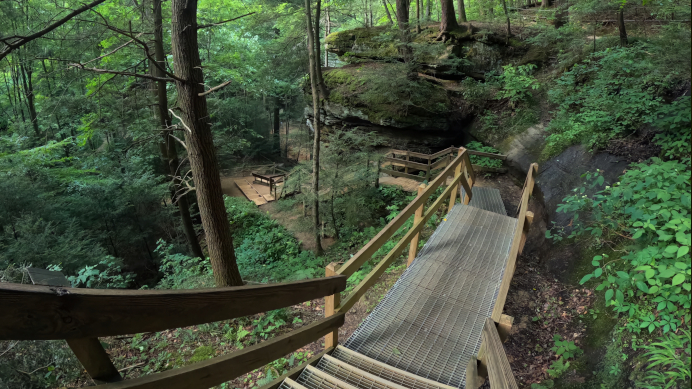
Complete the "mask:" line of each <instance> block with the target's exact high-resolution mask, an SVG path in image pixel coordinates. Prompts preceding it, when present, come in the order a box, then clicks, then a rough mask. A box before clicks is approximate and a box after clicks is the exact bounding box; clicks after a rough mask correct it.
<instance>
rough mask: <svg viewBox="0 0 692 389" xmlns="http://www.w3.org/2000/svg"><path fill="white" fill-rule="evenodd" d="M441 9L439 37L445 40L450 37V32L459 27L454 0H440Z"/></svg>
mask: <svg viewBox="0 0 692 389" xmlns="http://www.w3.org/2000/svg"><path fill="white" fill-rule="evenodd" d="M440 11H441V15H440V34H439V35H438V36H437V39H438V40H442V41H443V42H444V41H446V40H447V39H449V37H450V32H452V31H453V30H455V29H457V28H459V24H458V23H457V19H456V17H455V15H454V0H440Z"/></svg>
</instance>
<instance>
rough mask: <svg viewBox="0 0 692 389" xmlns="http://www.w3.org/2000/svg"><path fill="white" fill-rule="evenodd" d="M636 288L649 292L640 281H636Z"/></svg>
mask: <svg viewBox="0 0 692 389" xmlns="http://www.w3.org/2000/svg"><path fill="white" fill-rule="evenodd" d="M637 288H639V290H641V291H642V292H644V293H649V287H648V286H646V284H645V283H643V282H641V281H637Z"/></svg>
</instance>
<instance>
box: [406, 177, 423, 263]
mask: <svg viewBox="0 0 692 389" xmlns="http://www.w3.org/2000/svg"><path fill="white" fill-rule="evenodd" d="M424 190H425V184H420V185H419V186H418V196H420V195H421V194H422V193H423V191H424ZM424 207H425V203H422V204H421V205H420V207H418V209H416V213H415V214H414V217H413V224H414V225H415V224H416V223H418V222H419V221H420V219H422V218H423V208H424ZM419 239H420V232H419V233H417V234H416V235H415V236H414V237H413V238H412V239H411V246H410V247H409V249H408V262H407V263H406V266H411V264H412V263H413V260H414V259H416V255H417V254H418V240H419Z"/></svg>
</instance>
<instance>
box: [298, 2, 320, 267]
mask: <svg viewBox="0 0 692 389" xmlns="http://www.w3.org/2000/svg"><path fill="white" fill-rule="evenodd" d="M310 1H311V0H305V19H306V21H307V27H308V65H309V67H310V87H311V90H312V114H313V115H312V117H313V130H314V132H315V134H314V135H315V138H314V144H313V147H312V192H313V196H314V200H313V203H312V220H313V224H314V225H313V228H314V234H315V254H316V255H322V254H324V250H323V249H322V238H321V237H320V198H319V197H320V196H319V194H320V193H319V191H320V130H321V127H322V125H321V123H320V99H319V96H318V94H319V91H318V89H319V86H318V80H317V73H318V72H319V65H317V63H316V62H317V61H319V56H316V52H315V36H318V35H316V34H314V33H313V32H314V30H313V29H312V13H311V12H310ZM303 209H305V206H303Z"/></svg>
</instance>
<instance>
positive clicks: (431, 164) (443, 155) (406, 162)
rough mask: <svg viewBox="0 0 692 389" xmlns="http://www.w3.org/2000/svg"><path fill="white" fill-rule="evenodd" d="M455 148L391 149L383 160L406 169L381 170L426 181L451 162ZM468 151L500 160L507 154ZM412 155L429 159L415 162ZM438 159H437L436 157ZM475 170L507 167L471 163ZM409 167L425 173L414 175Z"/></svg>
mask: <svg viewBox="0 0 692 389" xmlns="http://www.w3.org/2000/svg"><path fill="white" fill-rule="evenodd" d="M454 150H457V149H456V148H454V147H449V148H446V149H444V150H442V151H438V152H437V153H434V154H423V153H418V152H414V151H406V150H390V151H389V152H388V153H387V154H386V155H385V156H384V158H383V162H384V163H385V165H386V164H389V165H390V166H392V167H395V166H399V167H403V168H404V171H403V172H400V171H397V170H394V169H384V170H381V172H382V173H385V174H389V175H391V176H393V177H404V178H410V179H413V180H417V181H425V180H430V179H431V175H432V171H433V170H437V169H439V168H441V167H445V166H448V165H449V164H450V161H451V160H452V159H453V158H452V157H453V156H452V153H453V152H454ZM466 152H467V153H468V154H469V155H477V156H481V157H488V158H494V159H499V160H503V161H504V160H506V159H507V156H506V155H502V154H492V153H485V152H482V151H475V150H466ZM398 155H403V156H404V157H405V159H402V158H397V157H396V156H398ZM410 157H414V158H420V159H423V160H427V163H422V162H415V161H411V160H410ZM437 158H440V159H438V160H437V161H435V159H437ZM471 166H472V167H473V168H474V169H475V170H479V171H490V172H500V173H502V172H506V169H505V168H489V167H484V166H479V165H471ZM409 168H412V169H417V170H419V171H424V172H425V175H424V176H418V175H413V174H409Z"/></svg>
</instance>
